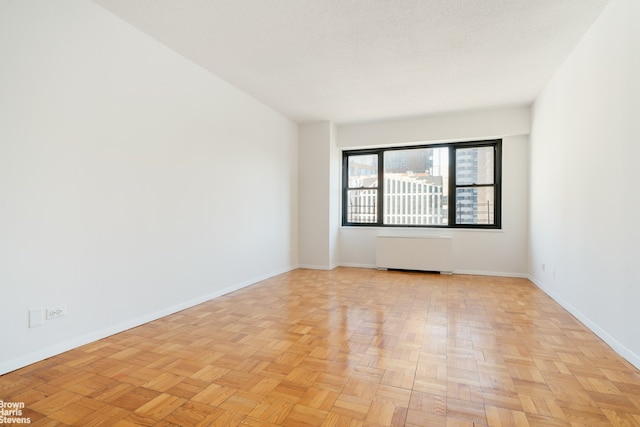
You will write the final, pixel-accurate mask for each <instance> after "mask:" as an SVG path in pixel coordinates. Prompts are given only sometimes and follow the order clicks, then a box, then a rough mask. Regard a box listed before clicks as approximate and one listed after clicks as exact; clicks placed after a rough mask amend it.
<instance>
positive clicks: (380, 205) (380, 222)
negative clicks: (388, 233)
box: [377, 151, 385, 225]
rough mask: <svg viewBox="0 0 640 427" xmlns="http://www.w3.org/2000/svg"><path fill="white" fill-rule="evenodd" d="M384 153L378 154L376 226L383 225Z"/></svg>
mask: <svg viewBox="0 0 640 427" xmlns="http://www.w3.org/2000/svg"><path fill="white" fill-rule="evenodd" d="M384 197H385V195H384V151H379V152H378V221H377V223H378V225H383V224H384V218H383V215H384Z"/></svg>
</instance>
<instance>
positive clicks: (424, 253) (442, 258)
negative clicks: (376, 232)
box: [376, 236, 453, 274]
mask: <svg viewBox="0 0 640 427" xmlns="http://www.w3.org/2000/svg"><path fill="white" fill-rule="evenodd" d="M376 266H377V267H378V268H387V269H389V268H391V269H399V270H419V271H439V272H440V273H443V274H451V273H452V271H453V238H451V237H394V236H378V237H377V240H376Z"/></svg>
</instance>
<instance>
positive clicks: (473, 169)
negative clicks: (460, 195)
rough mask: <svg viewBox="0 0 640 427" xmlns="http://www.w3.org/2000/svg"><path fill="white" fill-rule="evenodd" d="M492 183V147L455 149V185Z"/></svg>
mask: <svg viewBox="0 0 640 427" xmlns="http://www.w3.org/2000/svg"><path fill="white" fill-rule="evenodd" d="M473 184H480V185H481V184H493V147H475V148H458V149H456V185H473Z"/></svg>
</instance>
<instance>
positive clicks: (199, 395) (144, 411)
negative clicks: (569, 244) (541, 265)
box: [0, 268, 640, 427]
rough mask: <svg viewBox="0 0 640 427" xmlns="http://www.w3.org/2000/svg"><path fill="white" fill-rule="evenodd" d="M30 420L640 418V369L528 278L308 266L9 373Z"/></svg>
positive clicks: (292, 422)
mask: <svg viewBox="0 0 640 427" xmlns="http://www.w3.org/2000/svg"><path fill="white" fill-rule="evenodd" d="M0 398H1V399H2V400H3V401H5V402H24V403H25V409H24V410H23V416H24V417H29V418H30V419H31V425H33V426H59V425H71V426H167V427H168V426H349V427H359V426H362V427H364V426H369V427H375V426H402V425H406V426H414V427H415V426H448V427H453V426H573V427H576V426H610V425H613V426H634V425H635V426H640V374H639V373H638V371H637V370H636V369H635V368H633V366H631V365H630V364H629V363H627V362H626V361H625V360H624V359H622V358H621V357H619V356H618V355H616V354H615V353H614V352H613V351H612V350H611V349H610V348H609V347H608V346H607V345H606V344H604V343H603V342H602V341H601V340H600V339H599V338H597V337H596V336H595V335H594V334H593V333H591V332H590V331H589V330H587V329H586V328H585V327H584V326H583V325H582V324H580V323H579V322H578V321H576V319H574V318H573V317H572V316H571V315H570V314H568V313H567V312H566V311H565V310H563V309H562V308H560V307H559V306H558V305H557V304H556V303H554V302H553V301H552V300H551V299H549V298H548V297H547V296H546V295H544V294H543V293H542V292H541V291H540V290H538V289H537V288H536V287H534V286H533V285H532V284H531V283H529V282H528V281H526V280H524V279H512V278H497V277H478V276H458V275H454V276H440V275H428V274H421V273H407V272H386V271H376V270H367V269H351V268H338V269H336V270H334V271H313V270H295V271H292V272H290V273H287V274H283V275H280V276H277V277H274V278H272V279H269V280H266V281H263V282H261V283H259V284H256V285H254V286H251V287H248V288H245V289H243V290H240V291H237V292H234V293H231V294H228V295H226V296H223V297H220V298H217V299H215V300H212V301H209V302H207V303H204V304H201V305H199V306H197V307H194V308H191V309H188V310H185V311H182V312H179V313H176V314H174V315H171V316H167V317H165V318H162V319H159V320H157V321H154V322H151V323H148V324H146V325H143V326H140V327H138V328H134V329H131V330H129V331H126V332H123V333H120V334H117V335H115V336H112V337H109V338H106V339H103V340H100V341H97V342H95V343H92V344H89V345H86V346H83V347H81V348H78V349H75V350H72V351H69V352H67V353H64V354H61V355H59V356H56V357H53V358H51V359H48V360H45V361H42V362H39V363H36V364H34V365H31V366H28V367H25V368H23V369H20V370H17V371H15V372H12V373H9V374H6V375H4V376H1V377H0Z"/></svg>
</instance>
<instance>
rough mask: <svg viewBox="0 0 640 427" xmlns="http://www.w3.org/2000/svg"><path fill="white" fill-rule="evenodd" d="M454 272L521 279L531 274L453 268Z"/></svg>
mask: <svg viewBox="0 0 640 427" xmlns="http://www.w3.org/2000/svg"><path fill="white" fill-rule="evenodd" d="M453 274H469V275H472V276H498V277H517V278H521V279H528V278H529V275H528V274H526V273H513V272H504V271H481V270H453Z"/></svg>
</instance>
